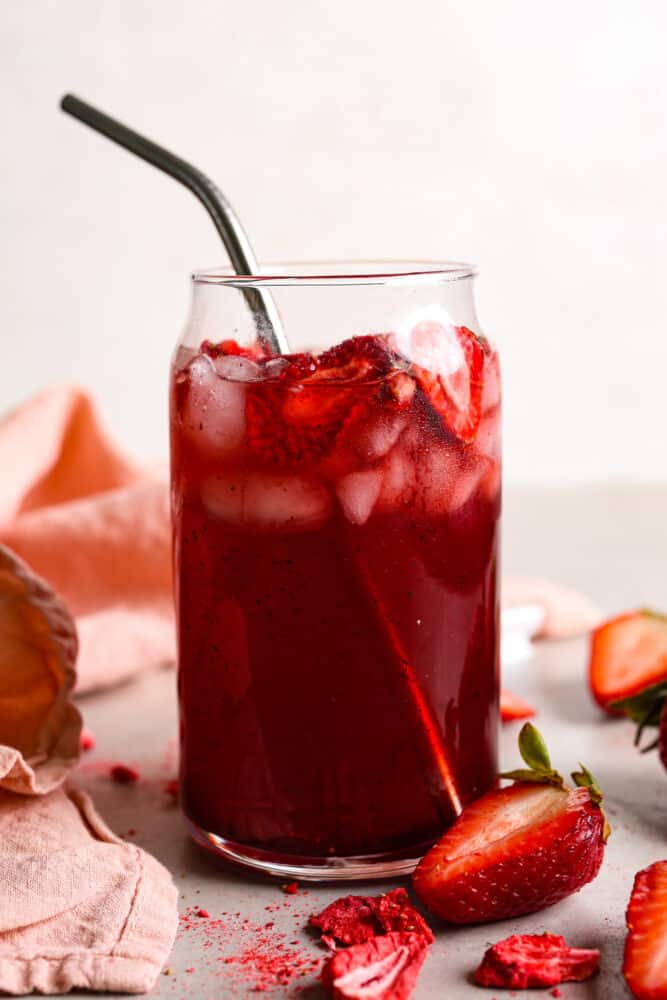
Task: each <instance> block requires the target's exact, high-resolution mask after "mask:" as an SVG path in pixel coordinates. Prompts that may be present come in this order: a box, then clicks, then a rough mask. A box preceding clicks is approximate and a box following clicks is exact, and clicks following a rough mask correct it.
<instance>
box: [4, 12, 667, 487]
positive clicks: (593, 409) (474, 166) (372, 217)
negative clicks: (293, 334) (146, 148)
mask: <svg viewBox="0 0 667 1000" xmlns="http://www.w3.org/2000/svg"><path fill="white" fill-rule="evenodd" d="M0 21H1V31H0V39H1V41H0V87H1V92H2V94H3V101H2V105H3V112H4V113H3V119H4V128H3V133H2V137H3V156H2V158H1V160H0V204H1V206H2V227H1V233H2V235H1V237H0V238H1V239H2V244H3V263H2V278H1V282H2V285H1V289H0V291H1V294H0V330H1V337H2V341H1V348H2V354H1V364H0V406H1V407H2V408H3V409H4V408H7V407H9V406H12V405H14V404H15V403H17V402H18V401H19V400H21V399H22V398H24V397H25V396H26V395H28V394H30V393H31V392H33V391H35V390H37V389H38V388H40V387H42V386H43V385H45V384H47V383H48V382H49V381H50V380H53V379H58V380H67V381H75V382H79V383H82V384H84V385H87V386H89V387H90V388H92V389H93V390H94V392H95V393H96V394H97V396H98V397H99V398H100V400H101V403H102V405H103V408H104V410H105V412H106V413H107V415H108V418H109V420H110V422H111V423H112V425H113V426H114V427H115V428H116V430H117V433H118V435H119V436H120V437H121V439H124V440H125V441H126V442H127V443H129V444H131V445H133V446H134V448H135V450H137V451H138V452H139V453H142V454H145V455H151V454H159V453H162V452H164V450H165V447H166V414H165V393H166V388H165V387H166V375H167V364H168V358H169V355H170V352H171V348H172V345H173V343H174V341H175V339H176V337H177V335H178V333H179V330H180V328H181V325H182V323H183V320H184V317H185V312H186V308H187V304H188V297H189V290H188V274H189V272H190V270H191V269H192V268H193V267H195V266H197V265H202V264H203V265H208V264H215V263H217V262H220V261H221V259H222V253H221V251H220V249H219V246H218V242H217V237H216V235H215V232H214V230H213V228H212V226H211V225H210V223H209V221H208V219H207V217H206V215H205V213H204V211H203V209H201V208H200V207H199V206H198V205H197V203H196V202H195V201H194V199H193V198H192V196H191V195H189V194H188V193H187V192H186V191H185V190H184V189H181V188H180V187H179V186H178V185H176V184H175V183H174V182H173V181H170V180H168V179H166V178H163V177H162V176H161V175H159V174H158V173H157V172H156V171H153V170H152V169H151V168H150V167H148V166H146V165H144V164H141V163H140V162H139V161H137V160H135V159H134V158H132V157H130V156H129V155H128V154H126V153H124V152H122V151H120V150H118V149H116V148H114V147H113V146H112V145H111V144H110V143H108V142H107V141H106V140H104V139H102V138H100V137H98V136H96V135H94V134H93V133H91V132H90V131H89V130H87V129H85V128H84V126H82V125H79V124H78V123H76V122H73V121H72V120H70V119H68V118H66V117H65V116H64V115H63V114H62V113H60V112H59V111H58V100H59V98H60V96H61V94H62V93H63V92H64V91H66V90H72V91H74V92H75V93H78V94H79V95H80V96H82V97H84V98H86V99H88V100H89V101H91V102H92V103H96V104H98V105H99V106H100V107H101V108H103V109H104V110H107V111H109V112H110V113H111V114H114V115H116V116H118V117H119V118H121V119H123V120H126V121H127V122H128V123H129V124H133V125H135V126H136V127H137V128H138V129H140V130H144V131H146V132H147V133H148V135H150V136H151V137H153V138H155V139H156V140H157V141H159V142H162V143H163V144H164V145H167V146H168V147H171V148H173V149H174V150H175V151H176V152H179V153H181V154H182V155H185V156H186V157H189V158H191V159H192V160H193V161H194V162H195V163H196V164H198V165H200V166H201V167H202V168H203V169H204V170H206V171H207V172H209V173H210V174H211V175H212V176H213V177H215V178H216V180H217V181H218V183H219V184H220V185H221V187H222V188H223V190H225V192H226V193H227V195H228V196H229V197H230V198H231V200H232V202H233V203H234V204H235V206H236V207H237V209H238V211H239V213H240V215H241V217H242V218H243V219H244V220H245V222H246V226H247V228H248V229H249V230H250V232H251V234H253V237H254V241H255V244H256V248H257V250H258V253H259V255H260V256H263V257H265V258H268V259H271V258H273V259H276V258H281V257H282V258H299V259H304V258H308V257H336V256H338V257H347V256H356V257H367V256H371V257H373V256H379V257H390V256H403V257H410V256H418V257H437V258H442V257H454V258H460V259H469V260H473V261H476V262H477V263H478V264H479V265H480V268H481V277H480V280H479V284H478V294H479V304H480V314H481V318H482V321H483V323H484V325H485V326H486V328H487V330H488V331H489V333H490V334H491V335H492V336H493V337H495V339H496V340H497V341H498V343H499V344H500V347H501V350H502V352H503V358H504V371H505V401H506V406H505V413H506V420H505V442H506V448H505V455H506V474H507V478H508V479H509V480H510V481H513V482H517V481H522V482H532V483H535V482H555V483H569V482H576V481H586V480H597V481H601V480H607V479H616V480H629V479H634V480H646V481H651V480H652V481H657V480H660V481H663V482H664V481H667V458H666V457H665V447H664V434H665V430H666V421H665V371H666V370H667V336H666V331H665V316H666V315H667V280H666V278H665V268H666V266H667V253H666V251H667V182H666V178H667V114H666V112H665V109H666V108H667V68H666V65H667V60H665V37H666V32H667V5H666V4H664V3H663V2H662V0H653V2H651V0H644V2H640V3H635V4H628V3H627V0H586V2H585V3H582V2H581V0H540V2H535V0H504V2H503V3H498V2H497V0H467V2H461V0H412V2H411V3H409V4H406V3H404V2H401V3H395V2H388V0H354V2H351V0H338V2H337V3H331V2H330V0H285V2H280V3H279V2H277V0H255V2H253V3H248V2H238V0H236V2H233V3H232V2H229V0H208V2H206V0H160V2H158V0H117V2H114V3H109V2H107V0H26V2H24V3H9V2H7V0H5V2H4V3H2V10H1V13H0Z"/></svg>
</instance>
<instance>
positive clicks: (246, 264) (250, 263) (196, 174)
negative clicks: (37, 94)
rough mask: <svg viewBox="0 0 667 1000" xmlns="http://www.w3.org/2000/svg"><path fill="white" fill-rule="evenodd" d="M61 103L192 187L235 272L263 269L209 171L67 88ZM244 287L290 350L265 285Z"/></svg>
mask: <svg viewBox="0 0 667 1000" xmlns="http://www.w3.org/2000/svg"><path fill="white" fill-rule="evenodd" d="M60 107H61V108H62V109H63V111H66V112H67V114H68V115H72V116H73V117H74V118H78V119H79V121H81V122H84V123H85V124H86V125H89V126H90V127H91V128H93V129H95V131H96V132H101V133H102V135H105V136H106V137H107V138H108V139H113V141H114V142H117V143H118V145H119V146H123V147H124V148H125V149H128V150H129V151H130V152H131V153H134V154H135V155H136V156H139V157H141V159H142V160H146V162H147V163H151V164H152V165H153V166H154V167H157V168H158V170H162V171H164V173H166V174H169V175H170V177H173V178H174V179H175V180H177V181H179V182H180V183H181V184H183V185H184V186H185V187H186V188H188V189H189V190H190V191H192V193H193V194H194V195H195V197H197V198H199V200H200V202H201V203H202V205H203V206H204V208H205V209H206V211H207V212H208V214H209V215H210V217H211V219H212V221H213V225H214V226H215V228H216V229H217V230H218V233H219V234H220V237H221V239H222V242H223V243H224V245H225V248H226V250H227V253H228V254H229V259H230V261H231V263H232V267H233V268H234V270H235V271H236V273H237V274H239V275H248V276H250V275H253V274H257V273H258V267H257V260H256V259H255V255H254V253H253V251H252V247H251V245H250V241H249V239H248V237H247V235H246V233H245V230H244V228H243V226H242V225H241V223H240V222H239V219H238V216H237V215H236V213H235V212H234V209H233V208H232V206H231V205H230V203H229V202H228V201H227V199H226V198H225V196H224V194H223V193H222V191H221V190H220V189H219V188H218V187H217V186H216V185H215V184H214V183H213V181H212V180H210V178H208V177H207V176H206V174H203V173H202V172H201V170H198V169H197V167H194V166H192V164H191V163H188V162H187V161H186V160H182V159H181V158H180V157H179V156H175V155H174V154H173V153H170V152H169V150H167V149H164V148H163V147H162V146H158V144H157V143H155V142H152V141H151V140H150V139H147V138H146V137H145V136H143V135H139V133H138V132H135V131H133V129H131V128H128V127H127V126H126V125H122V124H121V123H120V122H119V121H116V119H115V118H111V117H110V116H109V115H105V114H104V112H102V111H98V109H97V108H94V107H92V105H90V104H87V103H86V102H85V101H82V100H80V99H79V98H78V97H75V96H74V94H65V96H64V97H63V99H62V101H61V102H60ZM241 290H242V292H243V294H244V296H245V299H246V301H247V303H248V306H249V307H250V309H251V311H252V313H253V316H254V319H255V324H256V326H257V336H258V337H259V339H260V341H262V342H263V344H264V345H265V346H266V347H268V348H269V349H270V350H271V351H272V352H273V353H274V354H289V344H288V343H287V338H286V337H285V333H284V331H283V328H282V323H281V322H280V316H279V315H278V309H277V307H276V304H275V302H274V300H273V298H272V296H271V295H270V293H269V292H268V291H267V289H266V288H253V287H248V288H243V287H242V289H241Z"/></svg>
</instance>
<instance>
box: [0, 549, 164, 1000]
mask: <svg viewBox="0 0 667 1000" xmlns="http://www.w3.org/2000/svg"><path fill="white" fill-rule="evenodd" d="M76 653H77V639H76V631H75V627H74V622H73V621H72V618H71V616H70V615H69V613H68V611H67V609H66V607H65V605H64V604H63V603H62V601H61V600H60V599H59V598H58V597H57V596H56V595H55V594H54V592H53V591H52V590H51V588H50V587H48V586H47V585H46V584H45V583H44V582H43V581H42V580H40V579H39V578H37V577H35V576H34V574H32V572H31V571H30V570H29V569H28V568H27V567H26V566H25V564H23V563H22V562H21V561H20V560H18V559H17V558H16V557H15V556H14V555H13V554H12V553H11V552H10V551H9V550H7V549H5V548H4V547H2V546H0V990H1V991H4V992H6V993H12V994H25V993H31V992H33V991H35V990H39V991H40V992H42V993H65V992H67V991H68V990H70V989H73V988H74V987H81V988H84V989H89V990H111V991H114V992H130V993H144V992H146V991H147V990H149V989H150V988H151V987H152V986H153V984H154V983H155V980H156V978H157V976H158V974H159V972H160V969H161V967H162V964H163V962H164V960H165V959H166V957H167V955H168V954H169V951H170V950H171V947H172V944H173V941H174V937H175V934H176V924H177V909H176V900H177V892H176V888H175V886H174V884H173V882H172V880H171V877H170V875H169V873H168V872H167V871H166V869H164V868H163V867H162V865H160V864H159V863H158V862H157V861H156V860H155V859H154V858H152V857H150V855H148V854H146V852H145V851H143V850H141V849H140V848H139V847H136V846H135V845H133V844H126V843H124V842H123V841H121V840H119V839H118V838H117V837H116V836H115V835H114V834H113V833H112V832H111V831H110V830H109V829H108V827H107V826H106V825H105V824H104V822H103V821H102V820H101V819H100V817H99V816H98V814H97V813H96V811H95V808H94V806H93V804H92V802H91V800H90V798H89V797H88V796H87V795H85V794H84V793H82V792H75V791H70V790H68V789H67V788H66V787H65V786H64V782H65V779H66V778H67V775H68V773H69V771H70V769H71V768H72V766H73V765H74V764H75V763H76V762H77V760H78V756H79V735H80V730H81V716H80V714H79V711H78V709H77V708H76V707H75V706H74V705H72V703H71V701H70V698H69V696H70V693H71V689H72V687H73V685H74V680H75V672H74V664H75V660H76Z"/></svg>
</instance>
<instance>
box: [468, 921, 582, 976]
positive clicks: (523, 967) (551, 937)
mask: <svg viewBox="0 0 667 1000" xmlns="http://www.w3.org/2000/svg"><path fill="white" fill-rule="evenodd" d="M599 963H600V952H599V951H598V950H597V948H569V947H568V946H567V944H566V942H565V938H564V937H561V936H560V934H513V935H512V936H511V937H508V938H505V940H504V941H499V942H498V943H497V944H494V945H493V947H492V948H489V949H488V951H487V952H486V953H485V955H484V959H483V960H482V964H481V965H480V966H479V968H478V969H477V971H476V972H475V982H476V983H477V984H478V985H479V986H499V987H500V988H501V989H507V990H510V989H515V990H525V989H527V988H530V987H533V986H556V985H557V984H558V983H566V982H577V983H580V982H583V980H584V979H590V977H591V976H592V975H594V974H595V973H596V972H597V969H598V965H599Z"/></svg>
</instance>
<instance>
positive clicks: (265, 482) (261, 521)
mask: <svg viewBox="0 0 667 1000" xmlns="http://www.w3.org/2000/svg"><path fill="white" fill-rule="evenodd" d="M201 497H202V500H203V502H204V505H205V507H206V508H207V509H208V510H209V511H210V513H212V514H213V515H214V516H215V517H218V518H220V519H221V520H223V521H228V522H230V523H233V524H238V525H241V526H243V527H246V528H254V529H255V530H258V531H266V532H289V533H292V532H300V531H313V530H314V529H315V528H319V527H320V526H321V525H322V524H323V523H324V522H325V521H326V519H327V518H328V517H329V514H330V513H331V496H330V494H329V491H328V490H327V489H326V488H325V487H324V486H323V485H322V484H321V483H318V482H315V481H314V480H309V479H305V478H303V477H301V476H290V475H288V474H284V475H281V474H272V473H268V472H267V473H261V472H254V473H248V474H245V475H244V474H243V473H241V472H236V473H233V472H230V473H228V474H223V473H221V474H219V475H216V476H210V477H209V478H208V479H206V480H205V481H204V482H203V484H202V487H201Z"/></svg>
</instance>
